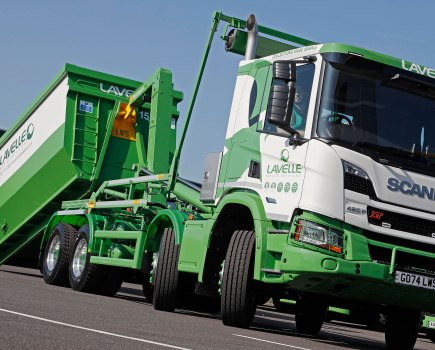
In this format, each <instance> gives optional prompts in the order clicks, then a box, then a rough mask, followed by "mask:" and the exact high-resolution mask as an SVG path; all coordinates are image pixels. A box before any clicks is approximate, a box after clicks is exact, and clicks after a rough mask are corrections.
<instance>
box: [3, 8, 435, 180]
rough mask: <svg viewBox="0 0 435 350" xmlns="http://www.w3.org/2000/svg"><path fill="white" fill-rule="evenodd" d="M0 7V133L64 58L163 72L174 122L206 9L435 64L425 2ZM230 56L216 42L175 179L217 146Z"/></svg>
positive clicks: (110, 69) (126, 70) (194, 64)
mask: <svg viewBox="0 0 435 350" xmlns="http://www.w3.org/2000/svg"><path fill="white" fill-rule="evenodd" d="M393 4H394V5H393ZM0 5H1V7H0V8H1V10H0V43H1V49H0V62H1V64H0V82H1V84H0V128H4V129H7V128H9V127H10V126H11V125H12V124H13V122H14V120H16V119H17V118H18V117H19V116H20V115H21V113H22V112H23V111H24V110H25V108H26V107H27V106H28V105H29V104H30V103H31V102H32V100H33V99H34V98H35V97H36V96H38V95H39V93H40V92H41V91H42V89H43V88H44V87H45V86H46V85H47V84H48V83H49V82H50V80H51V79H52V78H53V77H54V76H55V75H56V73H57V72H58V71H60V70H61V68H62V66H63V65H64V64H65V63H67V62H68V63H73V64H76V65H79V66H83V67H87V68H91V69H95V70H99V71H103V72H107V73H111V74H116V75H120V76H124V77H127V78H131V79H136V80H141V81H142V80H145V79H146V78H147V77H148V76H149V75H150V74H152V73H153V72H154V71H155V69H156V68H157V67H165V68H169V69H171V70H172V71H173V73H174V81H175V87H176V88H177V89H180V90H182V91H184V93H185V101H184V102H183V103H182V104H181V105H180V110H181V115H182V118H181V123H182V122H183V120H184V118H183V117H184V115H185V112H186V109H187V105H188V101H189V99H190V97H191V93H192V88H193V84H194V82H195V78H196V74H197V70H198V67H199V63H200V59H201V55H202V52H203V49H204V44H205V42H206V39H207V37H208V34H209V28H210V23H211V16H212V13H213V11H215V10H220V11H223V12H224V13H226V14H228V15H232V16H236V17H240V18H247V16H248V15H249V14H250V13H255V14H256V16H257V20H258V21H259V23H260V24H262V25H265V26H268V27H273V28H276V29H279V30H282V31H285V32H288V33H291V34H295V35H298V36H302V37H305V38H307V39H310V40H313V41H317V42H321V43H323V42H343V43H348V44H353V45H357V46H361V47H365V48H368V49H371V50H375V51H380V52H382V53H386V54H389V55H392V56H397V57H399V58H404V59H407V60H409V61H412V62H416V63H419V64H422V65H427V66H431V67H435V45H433V32H434V28H433V27H434V23H435V22H434V20H433V18H432V17H433V14H434V13H435V2H433V1H430V0H413V1H412V2H405V1H395V2H393V1H387V0H377V1H376V0H366V1H350V0H348V1H341V0H328V1H324V0H312V1H290V0H287V1H283V0H280V1H279V0H268V1H236V0H234V1H145V0H142V1H139V0H131V1H128V0H124V1H113V0H105V1H102V0H101V1H100V0H88V1H82V0H74V1H68V2H67V1H61V0H57V1H54V0H39V1H30V0H28V1H23V0H17V1H6V0H0ZM221 31H222V30H219V31H218V34H219V35H220V33H221ZM216 38H217V37H216ZM239 59H240V57H239V56H236V55H233V54H229V53H225V52H224V50H223V42H222V41H220V40H216V42H215V45H214V47H213V49H212V51H211V59H210V60H209V64H208V67H207V69H206V72H205V75H204V83H203V85H202V88H201V90H200V93H199V95H198V103H197V105H196V108H195V110H194V113H193V117H192V122H191V128H190V129H189V131H188V134H187V141H186V145H185V148H184V151H183V154H182V162H181V169H180V170H181V175H183V176H185V177H188V178H192V179H196V180H199V179H201V177H202V171H203V170H202V169H203V164H204V156H205V154H206V153H210V152H215V151H220V150H221V149H222V147H223V141H224V137H225V132H226V126H227V118H228V113H229V109H230V104H231V96H232V92H233V87H234V81H235V75H236V70H237V64H238V61H239ZM181 123H180V124H179V126H181Z"/></svg>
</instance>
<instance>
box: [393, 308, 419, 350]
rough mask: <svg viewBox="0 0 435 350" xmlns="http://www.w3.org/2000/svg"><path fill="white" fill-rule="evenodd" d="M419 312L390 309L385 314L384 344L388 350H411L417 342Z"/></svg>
mask: <svg viewBox="0 0 435 350" xmlns="http://www.w3.org/2000/svg"><path fill="white" fill-rule="evenodd" d="M420 322H421V312H419V311H414V310H404V309H396V308H391V309H389V310H388V312H387V320H386V325H385V343H386V344H387V349H390V350H396V349H397V350H398V349H400V350H408V349H409V350H411V349H413V348H414V345H415V342H416V341H417V336H418V330H419V328H420Z"/></svg>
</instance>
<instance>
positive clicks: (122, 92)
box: [100, 83, 133, 97]
mask: <svg viewBox="0 0 435 350" xmlns="http://www.w3.org/2000/svg"><path fill="white" fill-rule="evenodd" d="M100 90H101V91H103V92H105V93H106V94H115V95H116V96H125V97H130V95H131V94H132V93H133V90H129V89H126V88H120V87H118V86H116V85H110V86H109V87H108V88H105V87H104V84H103V83H100Z"/></svg>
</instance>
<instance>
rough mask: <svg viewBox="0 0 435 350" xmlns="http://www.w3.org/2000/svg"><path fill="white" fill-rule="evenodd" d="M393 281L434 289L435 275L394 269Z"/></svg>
mask: <svg viewBox="0 0 435 350" xmlns="http://www.w3.org/2000/svg"><path fill="white" fill-rule="evenodd" d="M395 282H396V283H399V284H406V285H408V286H414V287H420V288H427V289H432V290H435V277H429V276H423V275H416V274H415V273H410V272H405V271H396V277H395Z"/></svg>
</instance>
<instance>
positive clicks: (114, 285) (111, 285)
mask: <svg viewBox="0 0 435 350" xmlns="http://www.w3.org/2000/svg"><path fill="white" fill-rule="evenodd" d="M103 269H104V274H105V277H104V280H103V283H102V284H101V285H100V288H99V289H97V293H98V294H101V295H105V296H108V297H113V296H114V295H115V294H116V293H118V291H119V288H121V285H122V282H123V280H124V279H123V270H122V269H121V268H119V267H112V266H107V267H106V266H105V267H103Z"/></svg>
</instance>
